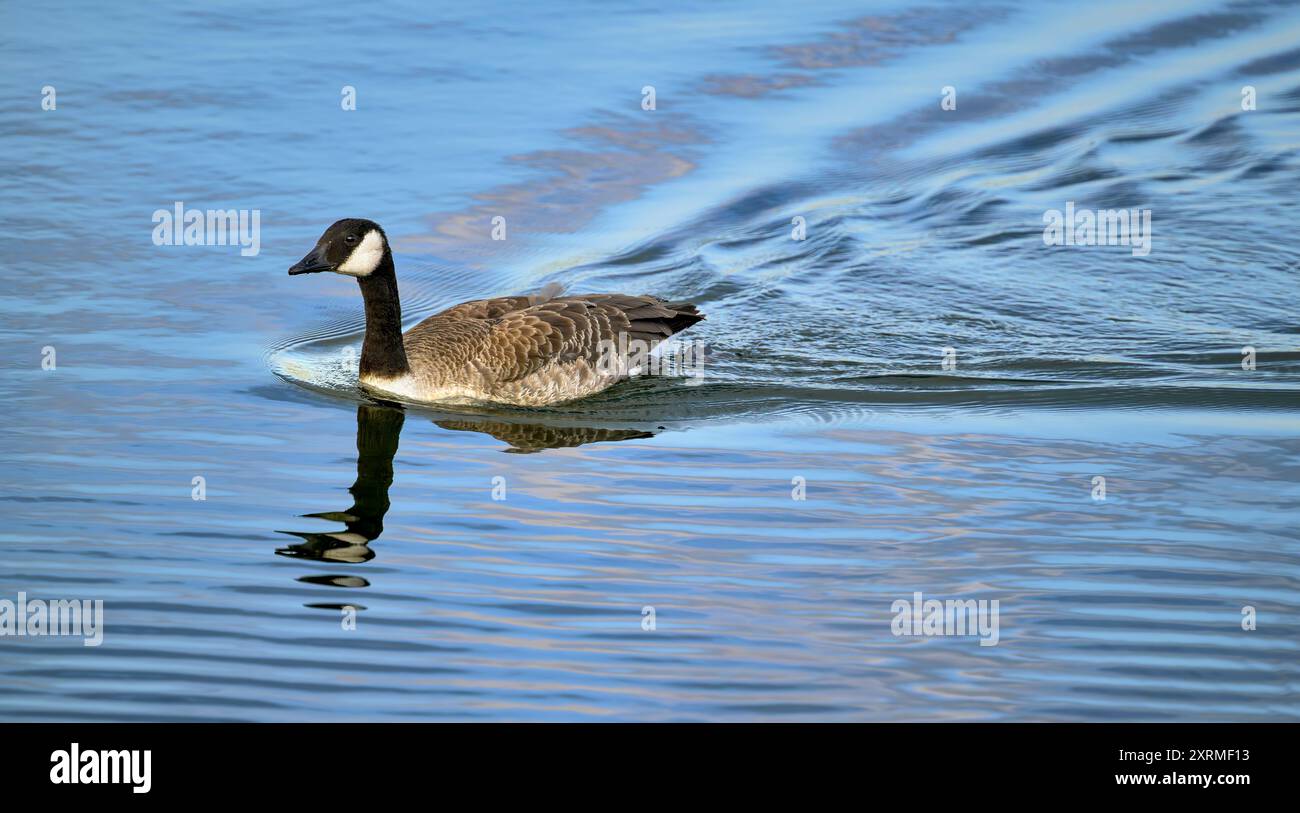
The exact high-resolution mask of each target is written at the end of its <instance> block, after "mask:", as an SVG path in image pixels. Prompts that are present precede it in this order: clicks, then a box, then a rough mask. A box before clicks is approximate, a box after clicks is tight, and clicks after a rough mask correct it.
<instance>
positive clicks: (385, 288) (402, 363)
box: [357, 251, 411, 378]
mask: <svg viewBox="0 0 1300 813" xmlns="http://www.w3.org/2000/svg"><path fill="white" fill-rule="evenodd" d="M357 282H358V283H359V284H360V285H361V297H362V299H364V300H365V303H366V338H365V341H364V342H363V343H362V345H361V375H363V376H377V377H380V378H397V377H398V376H402V375H405V374H406V373H408V372H410V369H411V367H410V365H409V364H407V361H406V349H405V348H404V347H403V346H402V305H401V303H400V302H399V301H398V298H397V271H396V269H394V268H393V257H392V254H390V253H389V252H388V251H385V252H384V259H383V260H382V261H381V262H380V263H379V267H377V268H376V269H375V270H374V272H373V273H371V274H368V275H367V276H364V277H357Z"/></svg>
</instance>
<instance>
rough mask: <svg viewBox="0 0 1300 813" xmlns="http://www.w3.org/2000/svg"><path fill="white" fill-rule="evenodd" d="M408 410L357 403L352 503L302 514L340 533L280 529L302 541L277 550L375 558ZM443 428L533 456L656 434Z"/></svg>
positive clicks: (325, 579)
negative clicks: (340, 527)
mask: <svg viewBox="0 0 1300 813" xmlns="http://www.w3.org/2000/svg"><path fill="white" fill-rule="evenodd" d="M405 421H406V414H405V412H403V410H402V409H401V408H400V407H398V406H395V405H393V406H388V405H379V404H360V405H358V407H357V479H356V481H355V482H354V483H353V484H352V487H351V488H349V489H348V492H349V493H350V494H351V495H352V506H351V507H350V508H348V509H346V510H344V511H322V512H320V513H315V514H303V515H302V516H303V517H305V518H308V519H321V520H328V521H330V522H338V523H342V524H343V526H344V529H343V530H336V531H277V533H282V534H288V535H290V536H296V537H298V538H299V539H301V540H303V541H301V542H295V543H293V544H291V545H287V546H286V547H283V548H278V549H277V550H276V553H278V554H279V555H281V556H291V557H295V558H300V559H312V560H315V561H320V562H340V563H346V564H360V563H362V562H368V561H370V560H371V559H373V558H375V552H374V550H372V549H371V547H370V543H371V542H373V541H374V540H376V539H378V538H379V535H380V534H382V533H383V531H384V515H385V514H387V513H388V508H389V505H390V503H389V501H388V489H389V487H390V486H391V485H392V484H393V457H394V456H395V455H396V454H397V444H398V440H399V439H400V437H401V434H402V424H403V423H405ZM433 423H434V424H436V425H437V426H440V427H442V428H443V429H447V430H451V431H457V432H481V433H483V434H486V435H491V436H492V437H494V438H496V439H497V440H500V441H502V442H504V443H506V444H507V445H508V446H509V448H507V449H505V450H504V451H506V452H514V453H519V454H529V453H535V452H540V451H543V450H545V449H559V448H569V447H573V446H582V445H583V444H587V443H599V442H607V441H618V440H634V439H641V438H651V437H654V433H653V432H647V431H644V430H640V429H606V428H599V427H589V426H578V427H574V426H550V425H544V424H528V423H511V422H509V421H502V420H495V419H488V418H484V419H475V418H467V417H459V418H455V419H443V420H434V421H433ZM298 581H300V582H304V583H307V584H314V585H321V586H328V587H345V588H358V587H369V586H370V582H368V581H366V580H365V579H364V578H362V577H360V576H354V575H353V576H348V575H332V574H321V575H310V576H301V577H299V578H298ZM305 606H307V607H312V608H318V609H329V610H339V609H353V608H354V609H365V608H364V607H361V606H360V605H357V604H307V605H305Z"/></svg>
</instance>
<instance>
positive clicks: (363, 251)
mask: <svg viewBox="0 0 1300 813" xmlns="http://www.w3.org/2000/svg"><path fill="white" fill-rule="evenodd" d="M382 259H384V238H383V236H382V235H381V234H380V233H379V232H377V231H374V230H373V229H372V230H371V231H368V232H366V236H365V238H364V239H362V241H361V245H359V246H357V247H356V248H354V249H352V254H350V255H349V256H348V259H347V262H345V263H343V264H342V265H340V266H339V267H338V272H339V273H340V274H347V275H348V276H349V277H367V276H370V275H371V274H372V273H374V271H375V269H376V268H378V267H379V262H380V260H382Z"/></svg>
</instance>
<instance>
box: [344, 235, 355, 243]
mask: <svg viewBox="0 0 1300 813" xmlns="http://www.w3.org/2000/svg"><path fill="white" fill-rule="evenodd" d="M356 241H357V236H356V235H355V234H349V235H348V236H347V237H344V238H343V242H345V243H347V244H348V245H352V244H353V243H355V242H356Z"/></svg>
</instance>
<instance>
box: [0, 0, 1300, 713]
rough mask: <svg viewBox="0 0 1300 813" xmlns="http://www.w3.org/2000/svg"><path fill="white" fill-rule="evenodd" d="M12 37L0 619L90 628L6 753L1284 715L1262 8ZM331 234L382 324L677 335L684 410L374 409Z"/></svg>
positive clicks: (1, 317)
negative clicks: (562, 296) (699, 346)
mask: <svg viewBox="0 0 1300 813" xmlns="http://www.w3.org/2000/svg"><path fill="white" fill-rule="evenodd" d="M0 14H2V15H3V20H4V23H5V24H4V25H3V26H0V30H3V34H0V37H2V38H3V41H4V42H3V47H2V48H0V68H2V70H0V91H2V92H0V153H2V154H3V155H5V156H6V158H7V171H6V172H5V173H3V175H0V218H2V219H3V222H4V224H5V228H4V230H3V233H4V235H5V237H6V238H7V239H6V240H5V243H4V245H5V247H6V248H7V251H5V252H4V261H3V271H2V272H0V273H2V274H3V279H4V283H5V285H4V287H5V296H4V297H3V299H0V349H2V351H3V352H2V353H0V397H3V401H4V404H5V413H6V417H5V420H4V422H3V424H0V444H2V446H0V450H2V451H3V462H4V466H3V469H2V471H3V474H2V475H0V511H3V515H4V522H3V525H0V544H3V546H4V550H5V556H4V560H5V564H4V565H3V566H0V598H3V599H9V600H16V598H17V594H18V593H19V592H23V593H24V594H25V595H26V596H27V597H28V598H29V599H33V598H39V599H60V598H67V599H74V598H75V599H101V600H103V602H104V638H103V643H102V645H100V646H98V647H85V646H82V643H81V640H80V639H78V638H69V637H44V638H41V637H22V638H18V637H5V638H0V675H2V676H3V680H4V685H5V691H4V692H2V693H0V718H3V719H9V720H32V719H40V720H44V719H71V720H262V721H280V720H380V721H383V720H407V719H409V720H426V719H433V720H1282V719H1291V720H1296V719H1300V615H1298V613H1300V532H1298V531H1297V528H1298V527H1300V316H1298V315H1297V307H1296V306H1297V280H1298V278H1300V249H1298V248H1297V246H1296V244H1295V241H1294V239H1293V237H1294V234H1295V228H1296V223H1297V222H1300V221H1298V219H1297V215H1298V214H1300V206H1298V205H1297V201H1298V200H1300V198H1298V197H1297V195H1296V189H1297V186H1298V184H1300V47H1298V43H1300V7H1297V5H1296V4H1294V3H1270V2H1249V3H1246V2H1206V3H1195V2H1183V3H1132V2H1096V3H1087V4H1070V5H1069V6H1068V7H1065V6H1062V7H1056V6H1050V7H1049V6H1046V5H1040V4H1036V3H1003V2H1000V3H997V4H995V5H983V4H980V3H974V4H972V3H965V2H958V3H942V2H926V3H923V4H919V5H918V4H912V3H888V2H886V3H862V2H856V3H850V2H834V1H833V2H819V3H813V4H801V5H798V6H793V7H792V6H791V5H790V4H786V3H759V4H750V3H745V4H741V3H730V2H717V3H708V4H702V5H697V4H684V3H675V2H669V3H654V4H639V5H630V6H624V7H622V8H620V9H617V10H616V9H613V8H611V7H610V6H609V5H608V4H605V3H596V2H566V3H547V4H520V5H518V6H514V5H508V4H498V3H473V4H449V5H446V6H445V7H441V8H438V9H436V10H434V9H432V8H429V7H428V6H427V4H424V3H417V2H410V3H398V4H388V5H385V7H383V8H379V7H366V8H365V9H364V10H361V9H359V8H358V7H353V6H348V7H344V8H342V9H340V10H327V9H324V8H321V7H320V6H319V5H318V4H314V3H300V4H297V5H295V6H293V7H289V8H282V9H276V8H270V7H267V6H266V5H265V4H260V3H251V2H234V3H227V4H222V5H219V6H215V7H213V8H202V9H199V8H196V9H184V8H177V7H171V6H168V7H163V8H159V7H145V6H135V5H132V4H125V5H108V4H103V3H89V2H87V3H73V4H67V5H63V4H54V5H53V6H49V5H47V4H41V5H40V6H39V8H38V7H37V6H29V5H28V6H25V5H23V4H10V5H9V6H8V7H6V8H5V9H4V10H3V12H0ZM1247 85H1248V86H1251V87H1252V88H1254V94H1255V109H1253V110H1244V109H1243V104H1242V102H1243V91H1242V88H1243V86H1247ZM46 86H49V87H51V88H53V89H54V91H55V93H56V99H57V103H56V107H55V109H53V110H44V109H42V98H43V96H44V95H46V94H45V92H44V91H43V90H42V88H44V87H46ZM345 86H347V87H350V88H352V89H354V91H355V101H356V109H355V110H344V109H343V104H342V103H341V101H342V99H343V97H344V94H345V91H344V88H345ZM647 87H652V88H653V94H654V102H655V103H654V109H652V110H647V109H644V107H643V102H645V103H646V104H648V98H649V97H648V95H647V92H645V91H643V89H644V88H647ZM944 88H951V91H949V92H945V91H944V90H943V89H944ZM945 96H947V97H950V99H952V100H955V109H945V105H944V104H943V102H944V99H945ZM947 106H948V107H951V106H952V105H947ZM177 201H180V202H183V203H184V204H185V205H186V206H190V207H194V208H200V209H209V208H214V209H227V208H233V209H249V210H257V211H258V212H260V226H261V232H260V246H259V248H260V251H259V252H258V253H257V254H256V255H255V256H241V252H240V249H239V247H238V246H221V245H205V246H166V245H164V246H157V245H155V244H154V242H153V239H152V235H153V229H154V223H153V221H152V219H151V218H152V216H153V213H154V212H155V210H157V209H167V210H171V209H172V208H173V206H174V205H175V203H176V202H177ZM1070 203H1072V204H1073V205H1074V206H1075V207H1077V208H1079V209H1089V210H1097V209H1119V208H1124V209H1137V210H1150V212H1151V217H1152V221H1151V222H1152V230H1151V242H1150V253H1149V254H1146V255H1141V254H1135V251H1134V250H1133V249H1132V248H1131V247H1129V246H1047V245H1045V244H1044V239H1043V237H1044V212H1047V211H1049V210H1052V209H1057V210H1062V211H1063V210H1064V209H1065V208H1066V206H1067V204H1070ZM340 217H367V218H371V219H374V220H376V221H378V222H380V223H382V224H383V225H384V226H385V228H386V230H387V231H388V233H389V235H390V236H391V237H392V238H393V240H394V244H395V247H396V249H397V253H398V256H397V267H398V278H399V281H400V283H401V291H402V295H403V307H404V315H405V317H406V318H407V320H408V323H409V324H413V323H414V322H415V321H418V320H419V319H420V318H423V317H425V316H427V315H429V314H431V313H433V312H436V311H437V310H439V309H441V308H443V307H446V306H448V305H450V304H454V303H457V302H460V301H464V300H467V299H474V298H481V297H485V296H494V295H503V294H511V293H521V292H528V291H534V290H537V289H538V288H540V287H541V286H543V285H545V284H547V283H551V282H562V283H564V284H565V285H567V286H568V288H569V290H570V291H573V292H583V291H622V292H628V293H654V294H657V295H660V296H664V297H671V298H679V299H689V300H691V301H694V302H697V303H699V305H700V307H701V308H702V310H704V311H705V312H707V314H708V320H707V321H706V322H704V323H702V324H700V325H698V326H697V327H695V328H693V329H692V330H691V331H689V332H688V333H686V334H683V336H682V338H683V339H687V340H690V339H698V340H700V341H701V342H703V343H704V344H705V345H706V346H707V348H708V355H707V357H706V362H705V366H704V376H703V377H702V378H701V379H699V380H692V379H684V378H680V377H656V378H647V379H640V380H637V381H633V382H629V383H627V384H626V385H621V386H619V387H617V388H615V389H614V390H611V391H610V392H608V393H606V394H604V395H602V396H599V397H597V398H594V399H591V400H589V401H585V402H582V403H580V404H576V405H569V406H565V407H556V408H552V409H547V410H536V411H521V410H494V409H487V408H482V409H460V410H456V411H452V410H431V409H427V408H416V407H408V408H407V409H405V410H404V411H403V410H397V409H394V408H391V407H386V406H383V405H376V404H373V403H371V402H368V401H366V399H365V398H363V397H362V396H361V395H360V394H359V393H358V392H357V391H356V390H355V388H354V386H353V382H354V381H355V366H356V361H355V359H356V354H357V349H358V348H359V346H360V339H361V331H362V324H363V323H362V311H361V302H360V297H359V295H358V293H357V290H356V285H355V283H353V282H352V281H351V280H348V279H345V278H341V277H329V278H325V276H326V275H319V276H313V277H294V278H289V277H288V276H287V275H286V274H285V270H286V268H287V267H288V266H289V265H290V264H291V263H293V262H294V261H296V260H297V259H298V258H299V257H301V256H302V255H303V254H304V253H305V252H306V251H307V250H308V249H309V248H310V247H311V245H312V244H313V243H314V241H315V240H316V238H317V236H318V235H319V233H320V232H321V231H322V230H323V228H324V227H325V226H326V225H328V224H329V223H330V222H332V221H334V220H335V219H338V218H340ZM496 217H503V218H505V221H504V222H505V223H506V229H507V231H506V239H505V240H493V239H492V223H493V218H496ZM796 218H802V221H796V220H795V219H796ZM799 223H801V224H802V227H803V228H804V229H805V230H806V239H803V240H797V239H792V237H793V232H794V230H795V229H797V228H799V225H798V224H799ZM46 348H53V353H54V356H53V360H54V361H55V363H54V364H53V365H52V366H53V369H45V367H49V366H51V365H50V364H48V363H47V364H45V365H43V361H46V360H47V359H49V358H50V351H47V350H46ZM945 348H950V350H949V351H948V352H947V353H945ZM1243 348H1253V349H1254V352H1253V354H1251V353H1250V351H1248V350H1247V351H1243ZM1243 352H1246V355H1243ZM1252 358H1253V359H1254V361H1255V364H1254V369H1245V368H1244V367H1249V366H1251V365H1250V364H1246V365H1244V366H1243V361H1249V360H1250V359H1252ZM945 361H946V362H947V363H945ZM195 478H202V480H199V481H197V483H198V484H197V485H196V480H195ZM1098 478H1104V480H1099V479H1098ZM1100 486H1104V499H1103V498H1102V497H1103V494H1102V493H1101V491H1099V487H1100ZM200 487H201V488H202V489H203V493H202V494H201V495H198V494H197V491H198V490H199V489H200ZM196 495H197V496H203V497H205V498H204V499H195V496H196ZM918 592H919V593H921V594H922V595H923V597H925V598H933V599H938V600H941V601H943V600H964V599H972V600H986V601H993V600H997V601H998V602H999V615H998V624H999V626H998V636H997V643H996V645H992V646H981V645H980V638H978V637H974V636H971V635H965V636H959V635H951V636H900V635H895V634H894V633H895V626H896V624H895V622H896V612H895V610H894V609H893V608H894V606H895V602H897V601H900V600H906V601H911V600H912V599H913V596H914V594H915V593H918ZM347 608H356V609H355V611H354V612H355V629H350V628H346V627H348V626H350V625H349V624H348V623H345V622H346V621H347V618H348V617H349V616H350V615H351V614H352V612H353V611H349V610H348V609H347ZM649 608H653V610H652V611H651V610H650V609H649ZM1245 608H1253V609H1250V610H1248V609H1245ZM1247 617H1252V618H1253V620H1254V624H1253V625H1254V627H1255V628H1254V629H1243V619H1246V618H1247ZM651 618H653V622H654V623H653V625H651V623H650V621H651ZM651 626H653V628H652V629H647V628H646V627H651ZM1245 626H1250V624H1246V625H1245Z"/></svg>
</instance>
